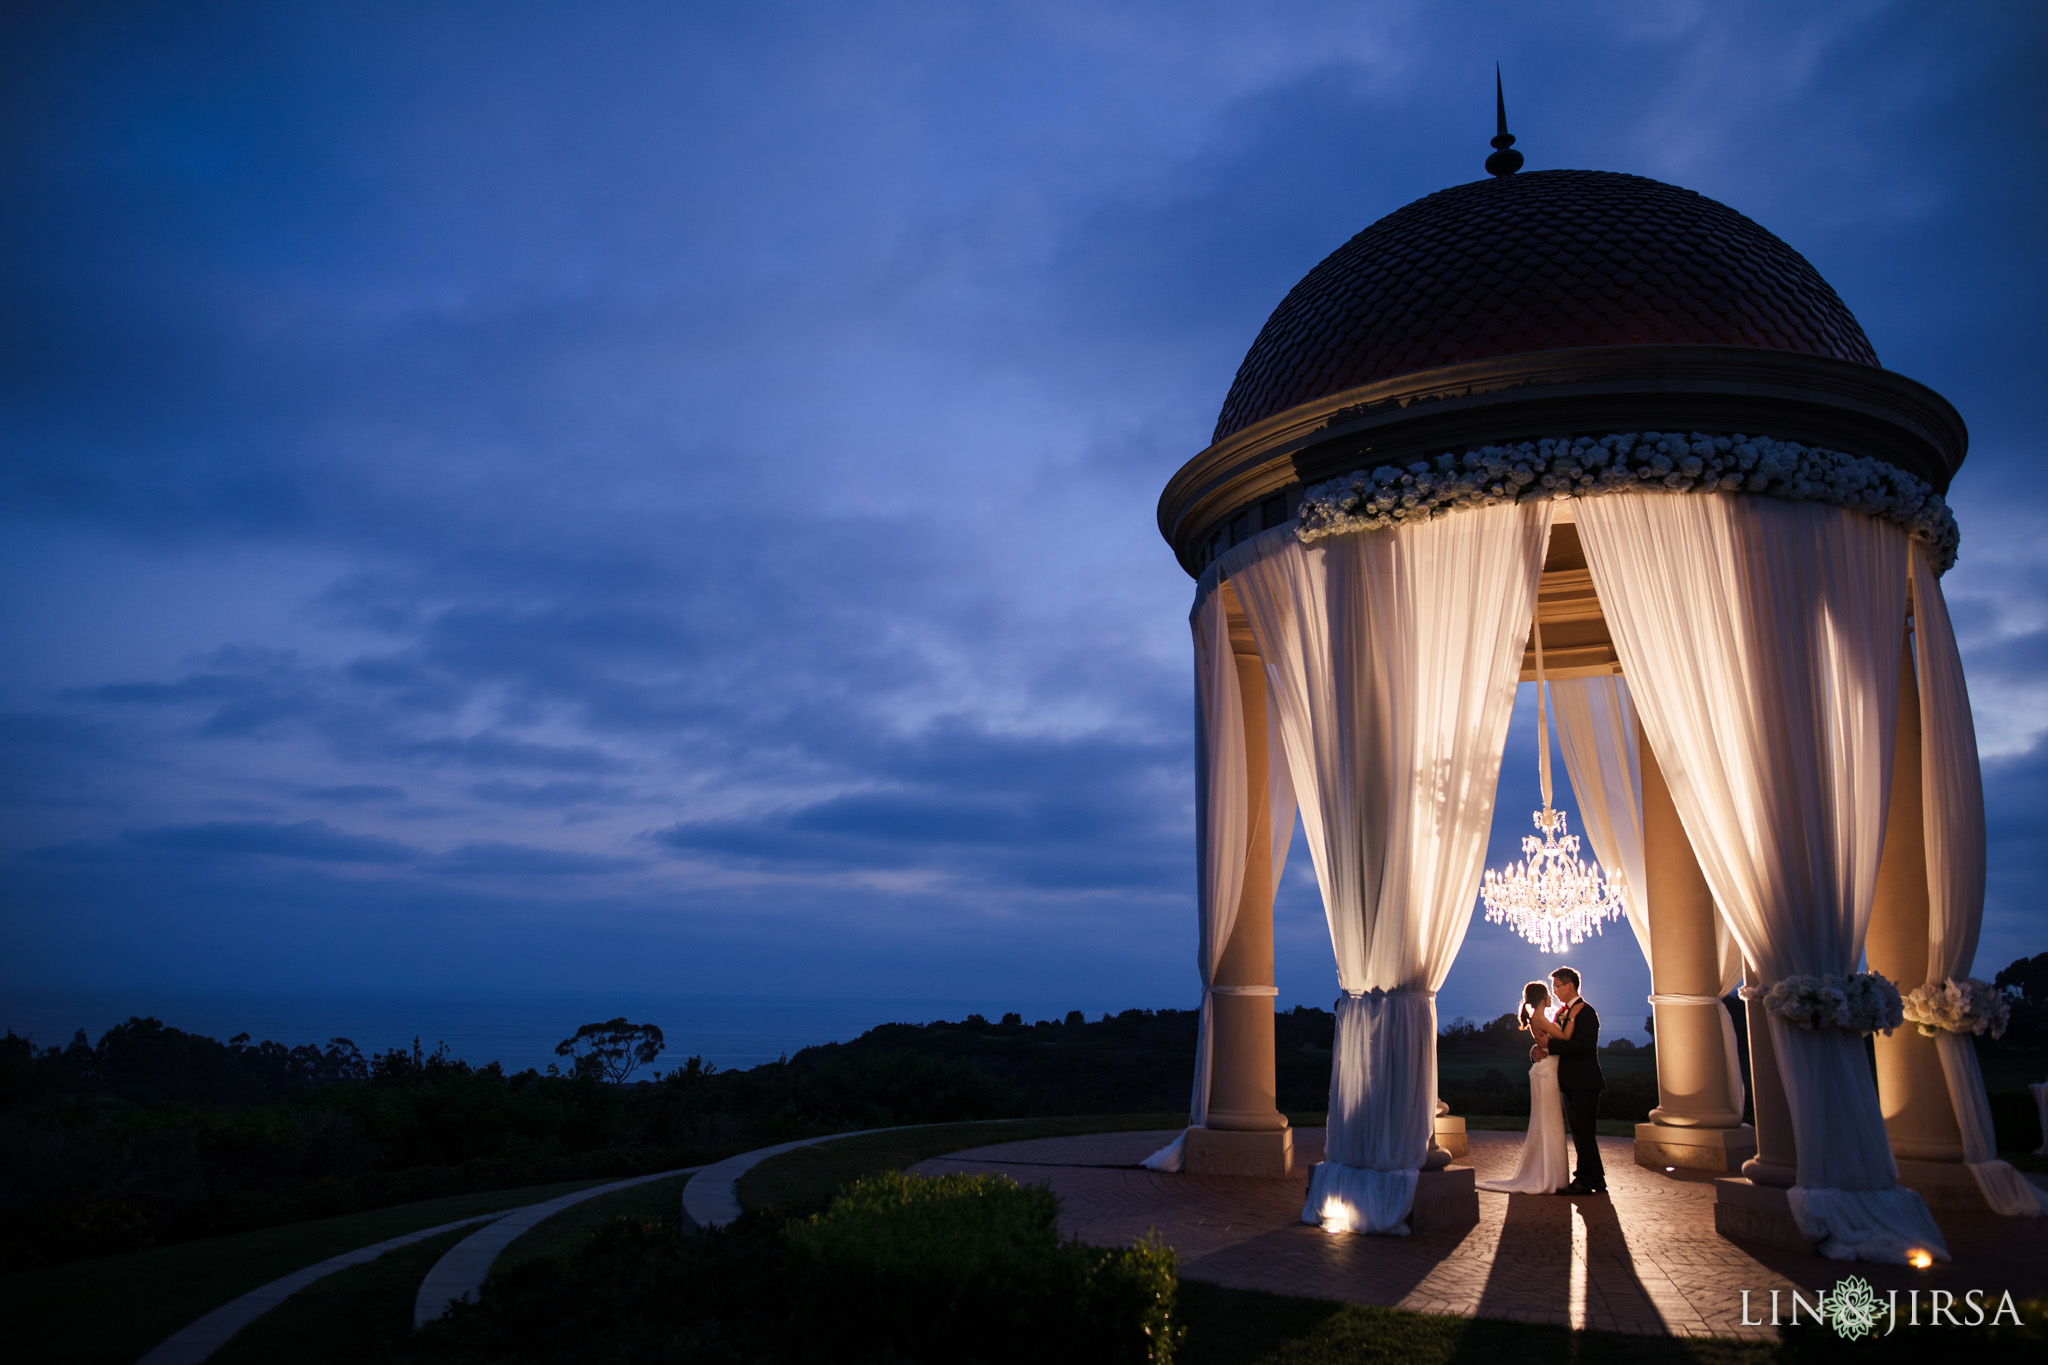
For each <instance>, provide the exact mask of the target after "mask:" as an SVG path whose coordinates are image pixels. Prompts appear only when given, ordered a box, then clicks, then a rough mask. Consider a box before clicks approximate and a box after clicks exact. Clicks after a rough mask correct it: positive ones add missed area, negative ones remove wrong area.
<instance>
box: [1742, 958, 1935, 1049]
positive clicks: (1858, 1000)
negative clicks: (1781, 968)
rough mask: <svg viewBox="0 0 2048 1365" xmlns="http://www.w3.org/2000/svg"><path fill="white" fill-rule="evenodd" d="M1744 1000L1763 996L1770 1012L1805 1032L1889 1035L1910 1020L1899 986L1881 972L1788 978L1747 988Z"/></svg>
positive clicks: (1743, 989)
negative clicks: (1906, 1017) (1832, 1031)
mask: <svg viewBox="0 0 2048 1365" xmlns="http://www.w3.org/2000/svg"><path fill="white" fill-rule="evenodd" d="M1742 996H1743V999H1745V1000H1755V999H1758V998H1759V997H1761V998H1762V1000H1763V1002H1764V1008H1765V1009H1767V1010H1769V1011H1770V1012H1771V1013H1772V1014H1775V1015H1777V1016H1778V1017H1779V1018H1780V1019H1783V1020H1784V1021H1785V1022H1787V1023H1789V1024H1796V1025H1798V1026H1799V1027H1800V1028H1803V1029H1810V1030H1819V1029H1837V1030H1839V1031H1841V1032H1843V1033H1882V1034H1884V1035H1885V1036H1886V1037H1890V1036H1891V1032H1892V1030H1893V1029H1895V1028H1897V1027H1899V1025H1901V1024H1903V1023H1904V1022H1905V1007H1904V1004H1903V1003H1902V1002H1901V1000H1900V999H1899V988H1898V987H1897V986H1895V985H1893V984H1892V983H1891V982H1890V981H1889V980H1887V979H1886V978H1884V977H1882V976H1880V975H1878V974H1877V973H1876V972H1855V973H1852V974H1850V975H1848V976H1836V975H1835V974H1834V973H1832V972H1827V973H1823V974H1821V975H1818V976H1788V977H1785V978H1783V979H1781V980H1779V981H1777V982H1775V983H1774V984H1772V985H1771V986H1770V987H1769V988H1768V989H1765V988H1762V987H1757V986H1744V987H1743V988H1742Z"/></svg>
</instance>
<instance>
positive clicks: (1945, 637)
mask: <svg viewBox="0 0 2048 1365" xmlns="http://www.w3.org/2000/svg"><path fill="white" fill-rule="evenodd" d="M1910 556H1911V561H1910V572H1911V574H1912V579H1913V662H1914V666H1915V669H1916V671H1917V673H1918V674H1919V680H1920V758H1921V762H1920V773H1921V776H1920V795H1921V805H1922V808H1923V809H1924V810H1925V812H1926V814H1925V817H1924V818H1925V823H1926V833H1927V979H1928V980H1929V981H1944V980H1946V979H1948V978H1949V977H1952V976H1964V975H1967V974H1968V972H1969V969H1970V964H1971V963H1972V962H1973V961H1975V960H1976V957H1977V935H1978V933H1979V931H1980V930H1981V929H1982V928H1983V925H1984V776H1983V772H1982V771H1981V769H1980V768H1979V767H1978V763H1977V730H1976V726H1975V724H1974V723H1973V722H1972V720H1971V718H1970V695H1969V690H1968V688H1967V687H1966V686H1965V684H1964V682H1963V660H1962V655H1961V654H1960V653H1959V652H1958V651H1957V649H1956V636H1955V628H1954V626H1953V625H1951V624H1950V622H1949V616H1948V603H1947V601H1946V600H1945V599H1944V598H1943V597H1942V595H1941V582H1940V580H1939V579H1937V578H1936V577H1935V575H1934V566H1933V565H1932V564H1931V563H1929V562H1928V558H1927V552H1926V550H1925V549H1923V548H1922V547H1921V546H1920V545H1919V544H1917V543H1915V544H1914V545H1912V546H1911V548H1910ZM1919 984H1920V983H1919V982H1917V981H1902V982H1900V983H1899V985H1900V987H1901V988H1902V989H1905V990H1911V989H1912V988H1913V987H1914V986H1917V985H1919ZM1934 1045H1935V1047H1936V1048H1937V1049H1938V1050H1939V1051H1940V1053H1941V1070H1942V1074H1943V1076H1944V1077H1945V1078H1946V1079H1947V1081H1948V1094H1949V1100H1950V1102H1951V1103H1952V1104H1953V1105H1954V1106H1955V1111H1956V1124H1957V1126H1958V1127H1959V1128H1960V1129H1961V1130H1962V1136H1963V1160H1964V1161H1965V1162H1966V1163H1967V1164H1968V1165H1969V1167H1970V1173H1971V1174H1972V1175H1973V1176H1975V1177H1976V1180H1977V1188H1978V1189H1979V1190H1981V1191H1982V1192H1983V1194H1984V1199H1985V1202H1986V1203H1988V1204H1990V1205H1991V1207H1992V1208H1993V1209H1996V1210H1997V1211H1998V1212H2000V1213H2004V1214H2017V1215H2022V1216H2026V1217H2039V1216H2040V1215H2041V1214H2042V1213H2043V1209H2042V1207H2041V1200H2040V1198H2039V1196H2038V1195H2037V1193H2036V1192H2035V1189H2034V1187H2033V1185H2032V1184H2030V1183H2029V1182H2028V1181H2027V1179H2026V1177H2024V1176H2022V1175H2021V1174H2020V1173H2019V1172H2018V1171H2016V1170H2014V1169H2013V1168H2012V1166H2011V1165H2010V1164H2008V1163H2006V1162H2003V1161H2000V1160H1999V1159H1998V1142H1997V1138H1996V1137H1995V1135H1994V1134H1993V1131H1992V1127H1991V1106H1990V1104H1989V1103H1988V1102H1987V1101H1986V1100H1985V1097H1984V1075H1983V1072H1982V1071H1980V1070H1979V1069H1978V1067H1977V1047H1976V1044H1975V1042H1974V1041H1973V1040H1972V1039H1970V1038H1968V1037H1965V1036H1964V1035H1962V1034H1958V1033H1939V1034H1936V1035H1935V1039H1934Z"/></svg>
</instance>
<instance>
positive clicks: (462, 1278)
mask: <svg viewBox="0 0 2048 1365" xmlns="http://www.w3.org/2000/svg"><path fill="white" fill-rule="evenodd" d="M703 1169H704V1168H703V1167H702V1166H684V1167H681V1168H679V1169H677V1170H673V1171H662V1172H661V1173H659V1174H658V1175H642V1176H635V1177H634V1178H633V1179H631V1180H619V1181H615V1182H613V1183H612V1184H609V1185H599V1186H598V1187H597V1188H596V1189H592V1190H578V1191H576V1192H575V1193H574V1194H565V1195H563V1196H562V1197H561V1198H559V1199H550V1200H548V1201H546V1202H545V1203H540V1204H528V1205H527V1206H526V1207H524V1208H519V1209H514V1210H512V1211H511V1212H510V1213H508V1214H505V1215H504V1216H503V1217H501V1218H499V1219H498V1220H497V1221H496V1222H494V1223H492V1224H491V1225H490V1226H489V1227H487V1228H484V1229H483V1230H482V1231H480V1232H473V1233H471V1234H470V1235H469V1236H467V1237H465V1238H463V1239H462V1240H461V1241H459V1242H457V1243H456V1244H455V1245H454V1246H452V1247H450V1248H449V1249H448V1254H447V1255H445V1256H443V1257H442V1258H441V1259H440V1260H438V1261H436V1262H434V1268H433V1269H432V1270H429V1271H428V1272H427V1278H426V1279H424V1280H422V1281H420V1292H419V1294H418V1296H417V1297H415V1298H414V1299H413V1301H412V1325H413V1326H414V1327H422V1326H425V1325H426V1324H427V1323H430V1322H432V1321H433V1320H434V1319H435V1318H438V1317H440V1316H441V1315H442V1314H443V1313H446V1312H447V1311H448V1310H449V1309H451V1308H453V1307H454V1306H455V1305H456V1304H458V1303H463V1302H466V1301H468V1300H471V1299H474V1298H475V1297H476V1293H477V1291H478V1290H480V1289H482V1288H483V1287H484V1280H485V1279H486V1278H488V1277H489V1275H490V1273H491V1266H492V1265H494V1264H496V1262H497V1259H498V1256H499V1254H500V1253H502V1252H503V1251H504V1250H505V1248H506V1247H508V1246H511V1245H512V1244H513V1243H514V1242H516V1241H518V1240H519V1239H520V1238H521V1237H522V1236H524V1235H525V1234H527V1233H529V1232H531V1231H532V1230H533V1229H534V1228H536V1227H538V1226H539V1225H540V1224H541V1223H543V1222H545V1221H546V1220H548V1219H550V1218H552V1217H554V1216H555V1215H556V1214H558V1213H560V1212H561V1211H562V1210H563V1209H567V1208H573V1207H574V1206H576V1205H578V1204H581V1203H582V1202H583V1201H584V1200H586V1199H595V1198H597V1197H598V1196H599V1195H601V1194H611V1193H613V1192H614V1191H616V1190H627V1189H631V1188H632V1187H633V1186H635V1185H645V1184H647V1183H649V1182H650V1181H655V1180H671V1179H674V1178H675V1177H676V1176H679V1175H690V1174H693V1173H695V1172H697V1171H701V1170H703ZM688 1188H689V1187H688V1186H684V1189H685V1190H686V1191H687V1190H688Z"/></svg>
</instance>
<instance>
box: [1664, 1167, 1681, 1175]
mask: <svg viewBox="0 0 2048 1365" xmlns="http://www.w3.org/2000/svg"><path fill="white" fill-rule="evenodd" d="M1677 1169H1678V1168H1677V1167H1676V1166H1666V1167H1665V1168H1664V1174H1666V1175H1670V1174H1671V1173H1672V1172H1673V1171H1675V1170H1677Z"/></svg>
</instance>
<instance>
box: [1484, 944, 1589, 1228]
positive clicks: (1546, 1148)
mask: <svg viewBox="0 0 2048 1365" xmlns="http://www.w3.org/2000/svg"><path fill="white" fill-rule="evenodd" d="M1549 1004H1550V988H1549V987H1547V986H1545V985H1544V984H1543V983H1542V982H1541V981H1531V982H1530V983H1529V984H1528V985H1527V986H1524V987H1523V988H1522V1011H1521V1022H1522V1028H1523V1030H1524V1031H1525V1032H1527V1033H1529V1034H1531V1035H1532V1036H1534V1037H1535V1039H1536V1047H1537V1049H1539V1050H1541V1055H1540V1056H1538V1057H1537V1059H1536V1061H1535V1063H1534V1064H1533V1065H1532V1066H1530V1068H1529V1135H1528V1136H1527V1137H1526V1138H1524V1139H1522V1164H1521V1165H1520V1166H1519V1167H1517V1168H1516V1169H1515V1173H1514V1175H1513V1176H1511V1177H1510V1178H1508V1179H1506V1180H1482V1181H1480V1182H1479V1188H1480V1189H1482V1190H1496V1191H1499V1192H1501V1193H1503V1194H1555V1193H1557V1192H1558V1191H1560V1190H1562V1189H1563V1188H1564V1187H1565V1184H1566V1183H1567V1182H1568V1181H1569V1180H1570V1179H1571V1176H1570V1173H1569V1171H1568V1170H1567V1169H1566V1167H1567V1165H1568V1162H1569V1158H1568V1157H1567V1155H1566V1153H1568V1152H1569V1151H1570V1150H1571V1147H1570V1144H1569V1143H1567V1142H1566V1140H1565V1135H1564V1099H1563V1097H1562V1096H1561V1095H1559V1094H1558V1089H1557V1058H1555V1057H1553V1056H1551V1055H1550V1053H1549V1050H1548V1048H1547V1047H1546V1044H1548V1043H1549V1041H1550V1040H1551V1039H1552V1038H1570V1037H1571V1036H1572V1029H1573V1028H1574V1027H1575V1026H1576V1025H1577V1022H1578V1021H1577V1020H1573V1021H1572V1022H1571V1023H1568V1024H1566V1025H1565V1026H1564V1027H1563V1028H1559V1027H1558V1026H1557V1025H1556V1024H1555V1023H1553V1022H1552V1021H1551V1019H1550V1016H1549V1015H1548V1014H1546V1013H1545V1012H1544V1010H1545V1007H1546V1006H1548V1005H1549Z"/></svg>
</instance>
